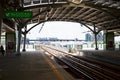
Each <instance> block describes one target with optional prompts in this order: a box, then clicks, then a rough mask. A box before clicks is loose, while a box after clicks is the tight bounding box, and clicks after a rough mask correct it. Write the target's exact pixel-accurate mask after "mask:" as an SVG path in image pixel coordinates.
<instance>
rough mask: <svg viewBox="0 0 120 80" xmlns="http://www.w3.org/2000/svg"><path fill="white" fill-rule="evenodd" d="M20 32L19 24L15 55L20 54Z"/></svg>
mask: <svg viewBox="0 0 120 80" xmlns="http://www.w3.org/2000/svg"><path fill="white" fill-rule="evenodd" d="M21 33H22V28H21V26H18V45H17V55H20V44H21Z"/></svg>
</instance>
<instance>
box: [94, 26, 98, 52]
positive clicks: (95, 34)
mask: <svg viewBox="0 0 120 80" xmlns="http://www.w3.org/2000/svg"><path fill="white" fill-rule="evenodd" d="M97 34H98V33H97V31H96V28H95V27H94V36H95V50H98V45H97Z"/></svg>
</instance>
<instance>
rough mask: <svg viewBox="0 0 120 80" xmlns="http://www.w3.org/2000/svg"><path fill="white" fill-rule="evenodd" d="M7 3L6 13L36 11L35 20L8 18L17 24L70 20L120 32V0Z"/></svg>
mask: <svg viewBox="0 0 120 80" xmlns="http://www.w3.org/2000/svg"><path fill="white" fill-rule="evenodd" d="M4 3H7V4H6V5H5V6H4V7H5V10H17V11H21V10H22V11H23V10H24V11H32V12H33V18H32V19H29V18H23V19H9V20H12V21H15V22H17V23H18V24H20V23H23V24H24V22H27V24H32V23H38V22H44V21H70V22H79V23H82V24H85V25H90V26H95V27H97V28H98V29H100V30H109V31H114V32H117V33H118V34H119V33H120V1H119V0H5V1H3V4H4ZM13 4H14V5H13Z"/></svg>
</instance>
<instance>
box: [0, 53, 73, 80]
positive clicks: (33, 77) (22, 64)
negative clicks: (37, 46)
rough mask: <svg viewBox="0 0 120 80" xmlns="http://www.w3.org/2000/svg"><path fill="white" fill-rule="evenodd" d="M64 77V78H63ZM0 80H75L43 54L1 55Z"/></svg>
mask: <svg viewBox="0 0 120 80" xmlns="http://www.w3.org/2000/svg"><path fill="white" fill-rule="evenodd" d="M63 75H64V76H63ZM0 80H74V79H73V77H72V76H71V75H69V74H68V73H67V72H65V71H64V70H63V69H62V68H61V67H60V66H58V65H57V64H56V63H55V62H52V61H51V60H50V59H49V58H48V57H47V56H46V55H45V54H44V53H42V52H25V53H21V56H15V55H14V54H12V55H7V56H2V55H0Z"/></svg>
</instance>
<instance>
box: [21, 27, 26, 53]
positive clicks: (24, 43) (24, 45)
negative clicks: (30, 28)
mask: <svg viewBox="0 0 120 80" xmlns="http://www.w3.org/2000/svg"><path fill="white" fill-rule="evenodd" d="M26 35H27V26H25V32H24V42H23V50H22V51H23V52H25V51H26V49H25V47H26Z"/></svg>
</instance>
